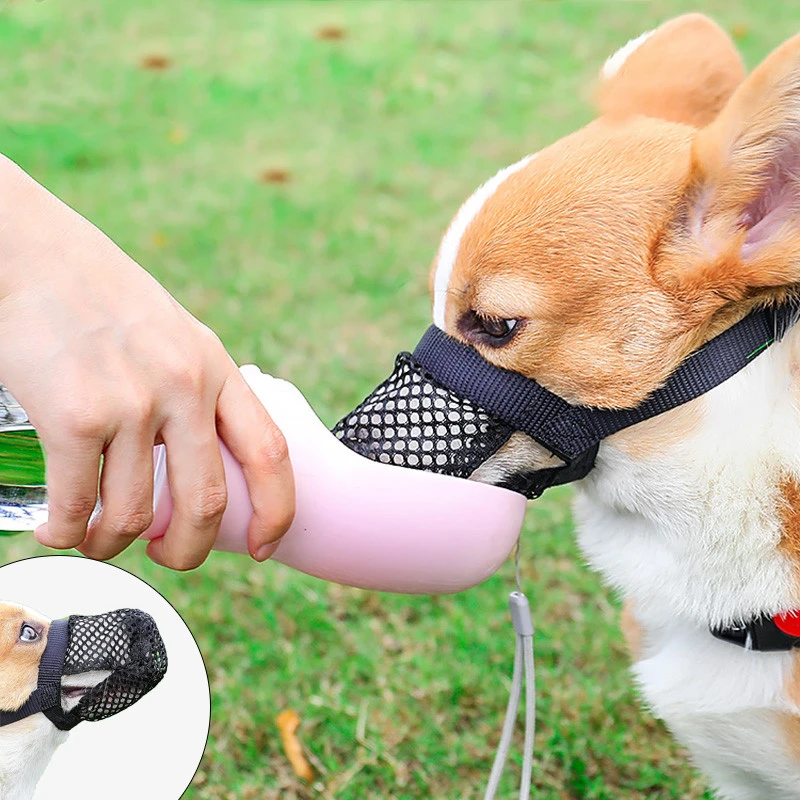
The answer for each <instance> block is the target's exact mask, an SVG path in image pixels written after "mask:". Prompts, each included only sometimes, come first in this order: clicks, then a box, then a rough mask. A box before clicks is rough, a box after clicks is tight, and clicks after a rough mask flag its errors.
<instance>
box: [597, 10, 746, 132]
mask: <svg viewBox="0 0 800 800" xmlns="http://www.w3.org/2000/svg"><path fill="white" fill-rule="evenodd" d="M744 76H745V70H744V66H743V65H742V60H741V58H740V57H739V53H738V52H737V50H736V47H735V46H734V44H733V42H732V41H731V39H730V37H729V36H728V35H727V34H726V33H725V31H723V30H722V29H721V28H720V27H719V26H718V25H717V24H716V23H715V22H712V21H711V20H710V19H709V18H708V17H705V16H703V15H702V14H685V15H684V16H681V17H676V18H675V19H673V20H670V21H669V22H665V23H664V24H663V25H661V27H659V28H656V29H655V30H653V31H650V32H649V33H644V34H642V35H641V36H639V37H638V38H637V39H633V40H632V41H630V42H628V44H626V45H625V46H624V47H622V48H620V49H619V50H618V51H617V52H616V53H614V55H613V56H611V57H610V58H609V59H608V61H606V63H605V65H604V66H603V68H602V70H601V71H600V83H599V86H598V91H597V103H598V107H599V110H600V112H601V113H602V114H606V115H609V116H627V115H630V114H644V115H645V116H648V117H657V118H659V119H666V120H669V121H671V122H684V123H686V124H689V125H694V126H695V127H703V126H704V125H707V124H708V123H709V122H711V120H713V119H714V117H715V116H716V115H717V114H718V113H719V111H720V110H721V109H722V108H723V106H724V105H725V103H726V101H727V100H728V98H729V97H730V96H731V94H732V93H733V91H734V89H736V87H737V86H738V85H739V84H740V83H741V82H742V80H743V79H744Z"/></svg>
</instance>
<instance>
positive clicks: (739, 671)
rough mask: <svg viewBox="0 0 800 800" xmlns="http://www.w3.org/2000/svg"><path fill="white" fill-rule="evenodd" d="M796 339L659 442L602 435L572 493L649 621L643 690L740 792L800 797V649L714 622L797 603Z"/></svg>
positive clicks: (703, 761)
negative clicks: (798, 728) (789, 512)
mask: <svg viewBox="0 0 800 800" xmlns="http://www.w3.org/2000/svg"><path fill="white" fill-rule="evenodd" d="M796 339H798V334H797V332H792V333H791V334H789V335H788V336H787V338H786V340H785V341H784V342H782V343H780V344H777V345H775V346H773V348H771V350H770V351H769V352H767V353H765V354H763V355H761V356H760V357H759V358H758V359H756V360H755V361H754V362H753V363H752V364H751V365H750V366H749V367H748V368H746V369H745V370H743V371H742V372H740V373H739V374H738V375H736V376H735V377H734V378H732V379H731V380H729V381H727V382H725V383H724V384H722V385H721V386H719V387H717V388H716V389H714V390H713V391H711V392H709V393H708V394H706V395H705V396H703V397H701V398H700V399H699V400H698V401H695V402H696V403H699V404H700V412H701V414H700V418H699V421H698V422H697V423H696V424H695V425H694V426H693V427H692V429H691V431H690V432H689V433H688V435H685V436H682V437H678V438H677V439H676V440H675V441H674V442H671V443H669V444H668V445H667V446H665V447H664V448H663V449H662V450H661V451H660V452H659V451H656V452H650V453H646V454H645V456H644V457H642V456H641V454H639V457H634V456H633V455H631V454H628V453H626V452H624V450H623V448H624V444H620V446H619V447H618V446H615V444H614V441H613V439H612V440H610V441H609V442H608V443H606V444H604V445H603V446H602V447H601V451H600V454H599V457H598V461H597V467H596V469H595V470H594V471H593V472H592V473H591V474H590V476H589V477H588V478H587V479H586V480H584V481H583V482H582V485H581V488H580V492H579V496H578V498H577V501H576V517H577V521H578V526H579V530H580V544H581V547H582V549H583V551H584V553H585V554H586V556H587V558H588V560H589V561H590V563H591V564H592V565H593V566H594V567H595V568H597V569H598V570H600V571H601V572H602V573H603V574H604V576H605V577H606V579H607V581H608V582H609V583H610V584H611V585H613V586H614V587H616V588H617V589H619V590H620V591H621V592H622V594H623V595H624V596H625V597H626V599H628V600H630V601H632V603H633V608H634V609H635V617H636V620H637V622H638V623H639V625H640V626H641V628H642V631H643V647H642V654H641V658H640V660H639V661H638V663H637V664H636V665H635V667H634V675H635V677H636V679H637V681H638V682H639V684H640V685H641V688H642V692H643V694H644V696H645V699H646V701H647V702H648V704H649V705H650V706H651V708H652V709H653V711H654V712H655V713H656V714H657V715H658V716H660V717H662V718H663V719H664V720H665V721H666V722H667V724H668V726H669V727H670V728H671V729H672V731H673V732H674V733H675V734H676V736H677V737H678V738H679V739H680V740H681V741H682V742H683V743H684V744H686V745H687V746H688V747H689V748H690V750H691V751H692V754H693V756H694V758H695V760H696V761H697V762H698V764H699V766H701V767H702V768H703V769H704V770H705V771H706V772H707V773H708V774H709V775H710V776H711V777H712V779H714V781H715V783H716V785H717V786H718V787H719V788H720V789H721V790H722V792H723V794H722V796H724V797H726V798H731V799H733V800H736V799H738V798H741V799H747V800H751V799H752V800H771V798H775V799H776V800H777V798H782V799H783V800H785V799H786V798H800V761H799V760H798V759H797V756H795V755H794V754H793V753H792V751H791V747H790V745H789V742H788V737H787V734H786V730H785V728H784V726H782V722H781V721H782V719H785V717H782V715H788V714H797V713H798V708H797V706H796V705H795V704H794V702H793V701H792V700H791V698H790V696H789V693H788V691H787V686H788V685H789V682H790V680H791V672H792V665H793V658H794V657H793V655H791V654H785V653H777V654H776V653H752V652H747V651H744V650H742V649H740V648H738V647H736V646H735V645H731V644H728V643H725V642H721V641H718V640H716V639H714V638H713V637H712V636H711V634H710V633H709V625H719V624H721V623H727V622H732V621H734V620H736V619H739V620H741V619H748V618H751V617H753V616H755V615H756V614H758V613H760V612H767V613H770V614H774V613H778V612H782V611H786V610H789V609H794V608H798V607H800V595H799V592H798V590H799V588H800V585H799V584H798V577H797V572H796V571H795V569H796V568H795V566H794V565H793V564H792V561H791V559H790V558H789V557H788V556H787V554H786V553H785V552H784V551H782V550H781V549H780V547H779V545H780V542H781V536H782V524H781V513H780V510H781V502H782V498H781V493H780V485H781V482H782V481H783V480H786V479H792V478H794V479H798V478H799V477H800V414H799V413H798V409H797V406H796V403H797V400H798V397H797V395H796V392H795V391H794V390H793V387H792V377H793V376H792V370H791V364H790V356H791V354H792V352H793V351H795V352H796V347H797V343H796V342H795V341H793V340H796ZM672 413H676V412H672Z"/></svg>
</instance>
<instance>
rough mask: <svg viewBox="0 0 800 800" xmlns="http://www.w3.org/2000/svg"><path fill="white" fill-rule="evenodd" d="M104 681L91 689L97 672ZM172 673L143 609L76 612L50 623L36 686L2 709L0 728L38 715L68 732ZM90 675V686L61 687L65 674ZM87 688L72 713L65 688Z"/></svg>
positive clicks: (106, 714)
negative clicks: (10, 707)
mask: <svg viewBox="0 0 800 800" xmlns="http://www.w3.org/2000/svg"><path fill="white" fill-rule="evenodd" d="M96 672H108V673H110V674H109V675H108V676H107V677H106V678H105V679H104V680H102V681H100V682H99V683H97V684H96V685H95V686H92V687H89V686H88V684H89V683H91V682H92V681H93V680H94V679H95V678H96V677H97V676H92V677H91V678H90V677H89V676H88V673H96ZM166 672H167V650H166V648H165V646H164V641H163V639H162V638H161V634H160V633H159V632H158V627H157V626H156V623H155V621H154V620H153V618H152V617H151V616H150V615H149V614H146V613H145V612H144V611H138V610H136V609H130V608H123V609H120V610H118V611H110V612H109V613H107V614H98V615H97V616H93V617H81V616H72V617H68V618H67V619H56V620H53V622H51V623H50V630H49V632H48V635H47V645H46V647H45V650H44V653H43V654H42V658H41V660H40V662H39V676H38V683H37V687H36V690H35V691H34V692H33V693H32V694H31V696H30V697H29V698H28V699H27V700H26V701H25V703H24V704H23V705H22V706H21V707H20V708H18V709H16V710H14V711H0V727H3V726H5V725H11V724H13V723H15V722H19V721H20V720H22V719H25V718H26V717H30V716H31V715H33V714H38V713H40V712H41V713H42V714H44V715H45V716H46V717H47V718H48V719H49V720H50V721H51V722H52V723H53V724H54V725H55V726H56V727H57V728H59V729H60V730H63V731H68V730H71V729H72V728H74V727H75V726H76V725H77V724H78V723H80V722H95V721H97V720H100V719H106V718H107V717H112V716H114V714H118V713H119V712H120V711H124V710H125V709H126V708H130V706H132V705H133V704H134V703H136V702H137V701H139V700H141V699H142V697H144V696H145V695H146V694H147V693H148V692H149V691H150V690H151V689H153V688H155V687H156V686H157V685H158V683H159V682H160V681H161V679H162V678H163V677H164V675H165V674H166ZM75 675H87V686H86V687H80V686H73V685H70V686H69V687H63V686H62V678H64V677H68V676H75ZM65 688H66V689H71V690H75V689H78V690H81V689H83V690H84V694H83V695H82V696H81V698H80V700H79V701H78V702H77V704H75V705H74V706H72V707H71V708H70V709H69V710H68V711H67V710H66V709H65V708H64V706H63V705H62V694H63V690H64V689H65Z"/></svg>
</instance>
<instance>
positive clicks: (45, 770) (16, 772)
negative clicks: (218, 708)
mask: <svg viewBox="0 0 800 800" xmlns="http://www.w3.org/2000/svg"><path fill="white" fill-rule="evenodd" d="M210 713H211V703H210V694H209V686H208V676H207V674H206V669H205V665H204V663H203V659H202V656H201V654H200V650H199V649H198V647H197V644H196V642H195V640H194V637H193V636H192V633H191V631H190V630H189V628H188V627H187V626H186V623H185V622H184V621H183V620H182V619H181V617H180V615H179V614H178V612H177V611H175V609H174V608H173V607H172V606H171V605H170V604H169V603H168V602H167V601H166V600H165V599H164V598H163V597H162V596H161V595H160V594H159V593H158V592H156V591H155V589H153V588H152V587H151V586H149V585H148V584H146V583H145V582H144V581H142V580H140V579H139V578H137V577H135V576H134V575H131V574H130V573H128V572H125V570H122V569H120V568H119V567H115V566H112V565H110V564H105V563H102V562H97V561H91V560H89V559H85V558H80V557H73V556H46V557H42V558H30V559H27V560H25V561H17V562H14V563H12V564H7V565H5V566H3V567H0V798H3V799H4V800H61V799H62V798H64V797H80V798H81V800H101V798H102V800H107V798H109V797H113V798H115V800H141V798H143V797H150V798H158V800H178V798H180V797H181V796H182V795H183V793H184V792H185V791H186V789H187V787H188V786H189V784H190V782H191V780H192V777H193V776H194V774H195V772H196V770H197V767H198V765H199V764H200V759H201V758H202V755H203V751H204V749H205V746H206V741H207V739H208V731H209V723H210Z"/></svg>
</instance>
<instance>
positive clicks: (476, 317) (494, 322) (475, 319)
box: [459, 311, 520, 347]
mask: <svg viewBox="0 0 800 800" xmlns="http://www.w3.org/2000/svg"><path fill="white" fill-rule="evenodd" d="M519 323H520V320H518V319H503V318H502V317H492V316H490V315H488V314H481V313H479V312H477V311H467V312H466V314H464V315H463V316H462V317H461V319H460V320H459V328H460V329H461V332H462V333H463V334H464V336H466V337H467V338H468V339H471V340H472V341H475V342H478V343H480V344H485V345H488V346H489V347H502V346H503V345H504V344H507V343H508V342H510V341H511V339H512V338H513V336H514V334H515V333H516V332H517V331H518V330H519Z"/></svg>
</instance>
